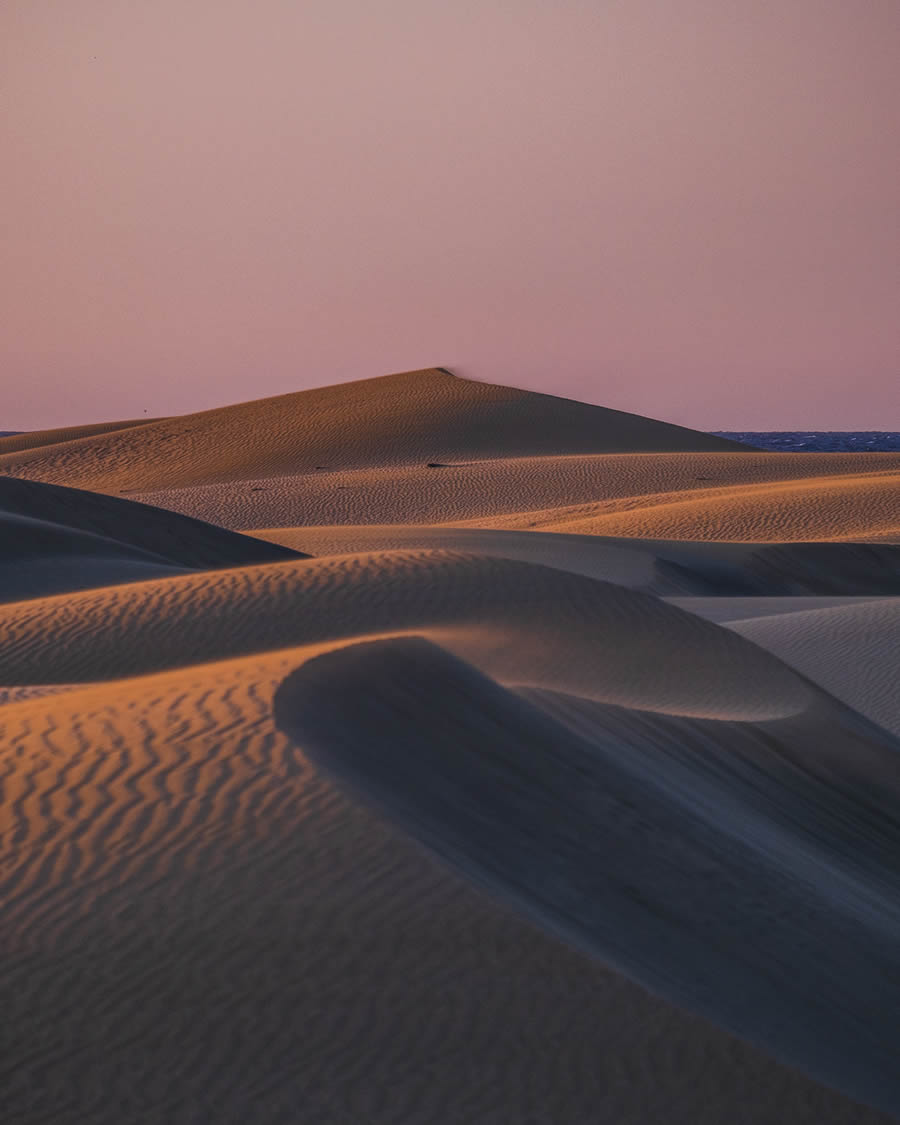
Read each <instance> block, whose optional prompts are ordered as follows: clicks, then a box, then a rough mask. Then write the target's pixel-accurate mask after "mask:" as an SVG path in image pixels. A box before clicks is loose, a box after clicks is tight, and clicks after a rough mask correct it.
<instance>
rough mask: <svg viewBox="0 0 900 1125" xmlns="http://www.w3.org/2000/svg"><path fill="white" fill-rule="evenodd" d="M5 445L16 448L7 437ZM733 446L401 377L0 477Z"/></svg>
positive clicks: (331, 390) (632, 420)
mask: <svg viewBox="0 0 900 1125" xmlns="http://www.w3.org/2000/svg"><path fill="white" fill-rule="evenodd" d="M7 440H15V439H7ZM560 442H562V445H563V449H564V450H565V451H566V452H568V453H595V452H599V451H617V450H628V451H634V450H646V449H652V450H705V449H706V450H714V449H738V448H742V447H740V446H738V445H737V443H735V442H731V441H728V440H726V439H725V438H719V437H715V436H713V435H711V434H702V433H698V432H697V431H695V430H686V429H684V428H683V427H681V426H672V425H669V424H668V423H666V422H656V421H653V420H652V419H649V418H641V417H639V416H638V415H635V414H624V413H622V412H621V411H618V410H606V409H604V408H602V407H598V406H588V405H585V404H584V403H578V402H572V401H570V400H569V399H562V398H554V397H553V396H551V395H541V394H535V393H534V392H530V391H520V390H516V389H514V388H512V387H498V386H493V385H491V384H488V383H473V382H471V381H468V380H464V379H458V378H456V377H455V376H453V375H451V374H450V373H449V372H447V371H444V370H443V369H441V368H431V369H429V370H424V371H406V372H402V373H400V374H398V375H386V376H382V377H380V378H378V379H364V380H362V381H360V382H355V383H343V384H339V385H338V386H334V387H322V388H318V389H315V390H309V391H298V392H296V393H294V394H289V395H279V396H277V397H275V398H267V399H258V400H256V401H254V402H245V403H239V404H238V405H236V406H225V407H220V408H218V409H216V410H206V411H202V412H201V413H199V414H187V415H184V416H182V417H178V418H164V419H161V420H160V421H158V422H153V423H151V424H149V425H142V426H140V427H139V428H138V429H134V428H117V429H115V430H113V431H112V432H110V433H106V434H102V433H101V434H98V435H97V436H95V437H92V438H90V439H87V440H86V439H79V440H78V441H76V442H73V443H72V444H71V445H69V446H65V445H53V446H50V447H48V448H46V449H41V448H38V449H32V450H24V449H23V452H22V453H20V454H18V455H16V454H8V455H6V456H3V455H0V471H6V472H22V473H23V474H24V475H26V476H30V477H34V478H36V479H40V480H48V481H55V482H58V483H65V484H71V485H80V486H82V487H85V488H96V489H99V490H108V491H113V490H115V489H136V488H142V489H145V490H146V489H151V488H163V487H166V486H168V487H183V486H185V485H190V484H202V483H208V482H215V481H234V480H244V479H248V478H253V477H259V476H271V475H273V474H275V473H294V472H311V471H315V470H316V469H317V467H319V465H320V463H321V467H322V468H324V469H359V468H373V467H377V468H383V467H384V466H386V465H393V466H398V465H405V464H410V463H412V464H425V463H427V462H429V461H442V460H448V459H449V460H454V459H461V460H472V459H476V458H480V457H487V458H494V457H523V456H528V455H532V456H533V455H537V454H542V453H554V454H555V453H557V452H559V447H560Z"/></svg>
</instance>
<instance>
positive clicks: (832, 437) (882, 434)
mask: <svg viewBox="0 0 900 1125" xmlns="http://www.w3.org/2000/svg"><path fill="white" fill-rule="evenodd" d="M714 433H715V435H716V437H724V438H731V440H732V441H742V442H745V443H746V444H747V445H755V446H756V447H757V448H759V449H772V450H776V451H779V452H787V453H898V452H900V433H898V432H896V431H893V430H762V431H758V430H747V431H741V432H735V431H733V430H715V431H714Z"/></svg>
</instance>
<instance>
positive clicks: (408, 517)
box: [136, 452, 900, 541]
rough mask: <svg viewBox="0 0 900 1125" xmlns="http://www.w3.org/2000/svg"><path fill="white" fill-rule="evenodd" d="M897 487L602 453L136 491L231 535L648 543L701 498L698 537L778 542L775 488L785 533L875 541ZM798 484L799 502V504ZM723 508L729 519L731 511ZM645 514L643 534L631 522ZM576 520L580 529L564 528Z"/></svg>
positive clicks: (757, 467)
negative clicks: (456, 532)
mask: <svg viewBox="0 0 900 1125" xmlns="http://www.w3.org/2000/svg"><path fill="white" fill-rule="evenodd" d="M832 481H835V482H836V485H835V487H836V491H837V495H838V498H839V501H840V502H841V503H842V504H843V505H844V507H843V509H842V512H840V513H838V512H836V511H835V508H834V503H833V504H832V506H831V508H828V507H826V506H824V505H823V504H822V503H817V502H816V497H817V495H818V496H822V495H825V496H827V493H828V490H829V488H830V487H831V483H830V482H832ZM898 481H900V454H897V453H880V454H879V453H868V454H867V453H848V454H842V453H821V454H816V453H810V454H805V455H802V456H801V455H799V454H798V455H796V456H795V455H792V454H786V453H754V452H750V453H747V452H734V453H668V454H667V453H646V454H645V453H632V454H615V453H611V454H596V455H589V456H564V457H549V456H548V457H521V458H515V459H510V458H504V459H499V460H493V461H482V462H472V463H466V464H457V465H450V466H446V467H444V468H428V467H427V466H426V465H412V466H405V467H403V466H401V467H399V468H393V469H390V470H378V471H376V470H360V471H358V472H330V471H329V472H326V471H322V472H314V473H309V474H296V475H291V476H281V477H268V478H260V479H257V480H253V481H244V482H238V483H232V484H213V485H201V486H198V487H196V488H183V489H169V490H163V491H155V492H139V493H137V494H136V495H137V496H138V497H139V498H140V499H142V500H144V501H146V502H147V503H150V504H156V505H159V506H160V507H162V508H171V509H172V510H173V511H179V512H183V513H185V514H186V515H193V516H196V517H197V518H199V519H207V520H210V521H211V522H213V523H219V524H221V525H223V526H225V527H233V528H241V529H252V528H274V527H285V526H287V527H301V526H311V525H333V524H354V525H359V524H396V523H402V524H437V523H464V524H465V523H468V524H472V525H474V526H479V527H495V528H510V529H525V530H545V531H559V530H586V531H587V532H588V533H589V534H602V535H607V534H609V535H617V534H619V532H617V531H614V530H610V529H611V528H612V527H613V524H612V522H611V523H610V524H609V525H608V527H607V526H606V525H603V526H601V521H602V520H603V519H607V518H608V519H609V520H610V521H612V520H613V519H614V518H615V519H621V520H622V521H624V522H625V525H626V526H627V533H628V535H630V536H632V535H633V536H643V537H648V538H690V537H691V534H690V533H691V529H692V527H693V526H694V525H695V524H698V523H699V522H700V521H701V516H700V515H698V512H700V513H702V510H703V506H704V503H705V500H706V498H707V497H708V498H709V503H710V505H711V508H712V510H713V511H715V512H716V513H717V514H716V517H715V518H716V519H718V521H719V522H718V525H717V526H716V527H707V528H706V532H705V534H706V536H707V537H710V538H722V539H727V538H731V539H737V540H753V539H754V538H755V539H757V540H758V539H760V538H763V539H765V538H769V537H773V538H776V539H777V538H779V533H780V527H781V524H784V522H785V521H784V520H783V519H782V520H781V524H779V525H778V526H776V525H775V524H774V523H773V522H771V521H767V516H766V513H767V505H768V504H769V503H770V501H771V502H772V503H773V504H775V505H777V504H778V503H779V495H780V491H781V486H782V485H784V486H785V495H787V496H788V497H789V514H790V520H791V524H790V528H789V531H790V537H791V538H792V539H798V538H799V539H803V540H806V541H809V540H822V539H830V538H834V537H839V538H845V537H847V536H848V535H851V534H852V537H854V538H855V537H858V536H860V535H861V534H862V533H863V532H864V531H865V532H868V531H872V532H873V533H874V534H873V536H872V537H873V538H875V539H884V538H885V534H884V528H885V527H893V526H894V525H895V524H896V522H897V515H896V499H895V498H896V497H897V495H898V494H900V491H898V484H897V482H898ZM762 485H771V486H772V491H771V494H769V493H768V492H767V491H766V489H765V488H759V489H758V491H757V493H756V498H755V499H754V493H753V488H752V487H750V488H749V489H748V497H749V499H748V500H744V499H742V494H743V491H744V489H745V487H746V486H762ZM807 486H808V487H809V489H810V492H811V494H812V501H811V503H810V504H809V505H805V504H804V494H805V489H806V488H807ZM857 490H858V493H859V496H858V497H857V495H856V492H857ZM681 501H684V502H685V505H684V507H683V508H678V509H677V510H676V512H677V517H678V518H677V519H676V520H675V521H670V524H669V525H666V526H671V527H672V531H673V533H672V534H671V535H670V534H668V533H666V534H663V533H662V531H660V532H659V533H658V534H652V528H653V525H654V520H656V519H657V517H658V515H659V513H660V512H662V513H665V512H667V511H668V506H669V505H672V504H677V503H679V502H681ZM693 502H696V506H695V507H692V506H691V504H692V503H693ZM836 502H837V501H835V503H836ZM732 503H733V504H734V506H735V510H736V511H737V512H738V513H739V514H738V515H737V516H732V515H731V514H730V513H731V505H732ZM645 511H646V519H647V530H643V524H642V522H641V521H642V520H643V519H644V518H645ZM823 516H827V517H828V518H827V519H823ZM579 520H581V521H583V523H584V524H585V527H584V528H583V529H581V528H579V527H576V526H574V525H575V524H576V523H577V521H579ZM629 521H630V522H629ZM657 522H659V523H660V524H662V523H663V521H662V520H658V521H657ZM707 522H708V521H707ZM676 532H677V534H676ZM751 532H752V533H753V534H751ZM863 537H864V538H869V536H868V535H865V536H863ZM888 538H890V536H888ZM898 539H900V535H898Z"/></svg>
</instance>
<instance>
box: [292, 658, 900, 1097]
mask: <svg viewBox="0 0 900 1125" xmlns="http://www.w3.org/2000/svg"><path fill="white" fill-rule="evenodd" d="M348 699H352V700H354V706H353V707H352V708H349V707H348V706H347V700H348ZM274 710H275V717H276V722H277V723H278V725H279V727H280V728H281V729H282V730H283V731H284V732H285V733H286V734H288V735H289V737H291V738H292V739H293V740H294V741H296V742H298V743H299V744H300V745H302V746H303V747H304V748H305V750H306V751H307V753H311V754H313V756H314V757H315V760H316V761H317V762H319V763H321V764H322V765H323V766H325V767H326V768H327V769H328V770H330V771H331V772H333V773H334V774H335V775H336V776H337V777H339V778H340V779H342V780H344V781H346V782H347V783H349V784H350V786H351V787H352V788H353V789H354V790H355V791H356V792H359V793H361V794H364V795H365V796H366V798H367V799H369V800H371V801H373V802H374V803H375V804H376V805H377V806H378V807H379V808H382V809H385V810H387V811H388V812H389V814H390V815H391V817H392V818H393V819H394V820H395V821H396V822H397V823H398V824H400V825H401V826H402V827H403V828H404V829H405V830H406V831H408V832H410V833H411V834H412V835H413V836H414V837H415V838H416V839H418V840H419V841H421V842H422V843H424V844H426V846H427V847H429V849H431V850H432V851H434V852H435V853H437V854H438V855H439V856H441V857H442V858H444V859H445V860H447V861H449V862H450V863H451V864H452V865H453V866H454V867H455V868H457V869H458V870H460V871H461V872H463V873H464V874H465V875H467V876H468V877H470V878H473V879H474V880H475V881H477V882H479V883H482V884H485V885H486V886H488V887H489V888H490V889H491V890H492V891H494V892H495V893H497V894H499V895H501V896H502V897H503V898H505V899H508V900H510V901H511V902H513V903H515V904H516V905H517V906H518V907H519V908H520V909H523V910H525V911H526V912H527V913H528V914H529V915H530V916H531V917H533V918H535V919H536V920H537V921H539V922H540V923H541V924H542V925H543V926H545V927H547V928H549V929H551V930H552V931H554V932H558V933H560V934H562V935H564V936H565V937H566V938H567V939H569V940H570V941H573V942H575V943H576V944H578V945H579V946H580V947H582V948H585V949H588V950H590V951H591V952H594V953H596V954H598V955H600V956H602V957H604V958H605V959H607V960H609V961H610V962H612V963H613V964H614V965H615V966H616V967H617V968H619V969H621V970H623V971H625V972H626V973H628V974H629V975H631V976H633V977H634V978H635V979H637V980H639V981H641V983H643V984H645V985H646V986H647V987H649V988H650V989H651V990H653V991H654V992H657V993H659V994H660V995H663V996H665V997H666V998H668V999H670V1000H672V1001H674V1002H676V1003H678V1004H682V1005H685V1006H688V1007H690V1008H692V1009H693V1010H696V1011H699V1012H701V1013H703V1014H704V1015H706V1016H707V1017H709V1018H711V1019H713V1020H715V1021H716V1022H718V1023H720V1024H722V1025H723V1026H725V1027H728V1028H729V1029H730V1030H732V1031H734V1032H736V1033H737V1034H739V1035H741V1036H743V1037H746V1038H748V1039H750V1040H751V1041H753V1042H756V1043H757V1044H761V1045H764V1046H765V1047H766V1048H767V1049H769V1050H771V1051H772V1052H773V1053H775V1054H776V1055H777V1056H778V1057H780V1058H782V1059H785V1060H788V1061H790V1062H792V1063H794V1064H795V1065H799V1066H801V1067H802V1068H803V1069H805V1070H807V1071H808V1072H809V1073H811V1074H814V1075H815V1076H816V1077H818V1078H819V1079H820V1080H822V1081H824V1082H826V1083H828V1084H829V1085H833V1086H837V1087H838V1088H840V1089H843V1090H844V1091H846V1092H848V1093H850V1094H851V1095H852V1096H854V1097H857V1098H859V1099H861V1100H863V1101H866V1102H868V1103H869V1104H872V1105H875V1106H877V1107H879V1108H881V1109H883V1110H885V1111H886V1112H891V1113H898V1112H900V1070H898V1068H897V1061H898V1054H897V1048H896V1042H895V1038H894V1036H895V1033H896V1022H895V1020H896V1010H897V1005H898V1002H900V987H898V975H897V970H898V968H900V958H898V954H897V939H898V937H900V903H898V897H897V892H898V890H900V864H898V860H897V856H898V847H900V775H898V771H897V762H898V760H900V759H898V754H900V741H898V740H897V739H894V738H892V737H890V736H888V735H887V734H886V733H884V732H882V731H880V730H879V729H878V728H877V727H875V726H874V725H873V724H871V723H869V722H867V721H866V720H864V719H862V718H861V717H859V716H857V715H855V714H854V713H852V712H849V711H847V710H845V709H844V708H842V707H841V706H840V705H839V704H837V703H836V702H834V701H832V700H830V699H829V698H828V697H827V696H825V695H824V694H822V695H816V696H815V697H812V698H811V700H810V703H809V706H808V707H807V708H806V709H805V710H804V711H803V712H801V713H798V714H796V715H794V716H791V717H790V718H787V719H782V720H778V721H768V722H766V721H761V722H757V723H752V722H745V723H736V722H728V723H722V722H710V721H708V720H707V721H704V720H702V719H695V718H684V717H680V718H675V717H673V716H661V715H647V714H642V713H640V712H636V711H633V710H629V709H623V708H619V707H613V706H609V705H602V704H596V703H593V704H587V703H586V701H584V700H578V699H572V698H571V697H553V696H552V694H549V695H548V694H547V693H543V692H535V693H531V695H530V698H527V699H526V698H522V696H520V695H515V694H513V693H510V692H509V691H507V690H505V689H503V688H501V687H500V686H499V685H498V684H496V683H495V682H493V681H492V680H491V679H490V678H488V677H486V676H484V675H483V674H481V673H479V672H477V671H476V670H475V669H473V668H471V667H468V666H466V665H465V664H463V663H462V662H460V661H459V660H457V659H456V658H454V657H452V656H450V655H449V654H448V653H445V652H443V651H442V650H441V649H440V648H438V647H437V646H435V645H433V644H430V643H429V642H427V641H426V640H424V639H421V638H402V639H394V640H389V641H381V642H374V643H369V644H363V645H355V646H350V647H346V648H342V649H339V650H336V651H333V652H330V653H328V654H325V655H321V656H319V657H317V658H315V659H313V660H311V661H309V662H307V663H305V664H304V665H303V666H302V667H301V668H299V669H297V670H296V671H294V672H293V673H292V674H291V675H290V676H289V677H288V678H287V679H286V680H285V682H284V683H283V684H282V685H281V686H280V687H279V689H278V691H277V693H276V695H275V700H274ZM826 735H827V744H826V745H823V738H824V737H825V736H826Z"/></svg>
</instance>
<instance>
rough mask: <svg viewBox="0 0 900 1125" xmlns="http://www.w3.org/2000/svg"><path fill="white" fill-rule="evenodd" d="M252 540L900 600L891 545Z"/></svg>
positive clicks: (382, 531) (469, 538) (284, 533)
mask: <svg viewBox="0 0 900 1125" xmlns="http://www.w3.org/2000/svg"><path fill="white" fill-rule="evenodd" d="M249 534H252V535H256V536H259V537H260V538H263V539H266V540H268V541H269V542H272V543H280V544H283V545H284V546H286V547H292V548H294V549H296V550H304V549H305V550H306V551H307V552H308V553H310V554H313V555H343V554H354V553H357V552H360V551H381V550H397V549H408V548H429V549H433V550H442V549H446V550H451V551H454V550H458V551H472V552H476V553H478V554H481V555H488V556H491V557H495V558H507V559H519V560H520V561H522V562H534V563H540V564H542V565H544V566H553V567H557V568H558V569H560V570H568V571H570V572H571V573H573V574H584V575H587V576H588V577H590V578H599V579H602V580H603V581H606V582H616V583H618V584H619V585H621V586H629V587H631V588H633V589H638V590H643V591H644V592H646V593H653V594H659V595H669V596H674V595H677V594H693V595H700V594H704V593H716V594H718V595H720V596H723V597H728V596H730V597H735V596H739V595H751V594H753V595H757V596H770V597H777V596H787V595H791V594H793V595H796V594H807V595H818V596H823V595H830V596H852V595H854V594H856V595H869V596H872V595H878V594H898V593H900V546H895V545H891V544H857V543H692V542H690V541H685V540H682V539H675V540H657V539H637V538H630V539H629V538H621V539H615V538H605V537H603V538H601V537H599V536H594V535H565V534H555V533H552V532H551V533H545V532H527V533H526V532H522V531H505V530H493V529H483V528H474V527H460V528H457V527H430V526H423V525H421V524H407V525H404V524H382V525H375V524H372V525H362V526H358V525H356V526H354V525H345V526H341V525H337V526H334V527H291V528H274V527H273V528H262V529H257V530H254V531H252V532H250V533H249Z"/></svg>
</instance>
